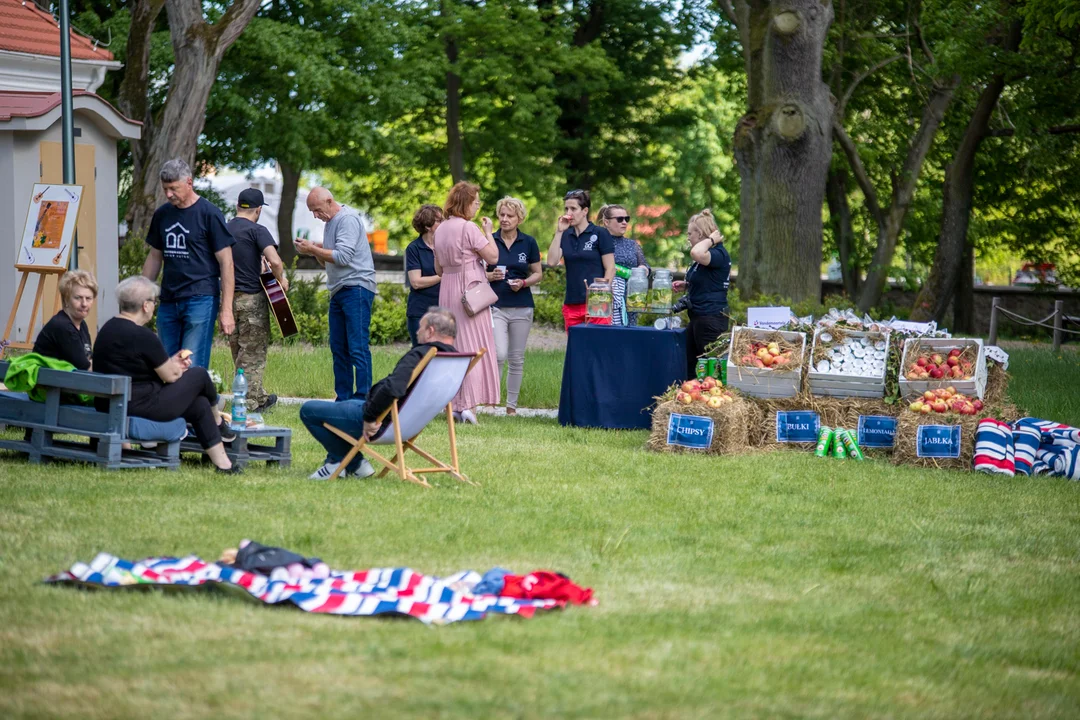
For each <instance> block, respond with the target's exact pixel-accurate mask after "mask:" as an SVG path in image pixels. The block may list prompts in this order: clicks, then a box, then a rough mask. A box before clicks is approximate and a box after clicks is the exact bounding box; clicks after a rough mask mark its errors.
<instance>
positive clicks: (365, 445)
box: [323, 348, 487, 487]
mask: <svg viewBox="0 0 1080 720" xmlns="http://www.w3.org/2000/svg"><path fill="white" fill-rule="evenodd" d="M485 352H487V350H486V349H485V348H481V349H480V351H479V352H476V353H448V352H439V351H438V350H437V349H436V348H431V349H430V350H428V352H427V354H426V355H425V356H424V357H423V358H422V359H421V360H420V362H419V364H417V366H416V369H414V370H413V372H412V376H411V377H410V378H409V389H408V392H407V393H406V395H405V397H403V398H401V399H399V400H394V402H393V403H392V404H391V405H390V407H389V408H388V409H387V410H386V412H384V413H383V414H382V415H380V416H379V417H378V422H380V423H384V424H383V426H382V429H380V430H379V432H378V434H376V435H375V436H374V437H372V438H371V439H365V438H362V437H361V438H359V439H357V438H354V437H352V436H351V435H349V434H348V433H346V432H344V431H342V430H340V429H338V428H336V427H334V426H333V425H331V424H330V423H323V425H324V426H325V427H326V429H327V430H329V431H330V432H332V433H334V434H335V435H337V436H338V437H340V438H342V439H343V440H345V441H346V442H349V443H351V444H352V446H353V447H352V449H351V450H350V451H349V454H348V455H346V456H345V457H344V458H343V459H342V461H341V462H340V463H338V466H337V469H336V470H335V471H334V474H333V475H331V476H330V479H331V480H336V479H337V477H338V475H339V474H340V473H341V472H342V470H344V469H345V468H346V467H348V465H349V463H350V462H352V459H353V458H354V457H356V454H357V453H359V452H365V453H367V454H368V455H370V456H371V457H373V458H375V459H376V460H378V461H379V462H381V463H382V464H383V470H382V472H381V473H379V477H382V476H384V475H386V473H387V472H389V471H391V470H392V471H394V473H396V474H397V476H398V477H399V478H401V479H402V480H408V481H409V482H414V483H417V484H418V485H423V486H424V487H431V485H429V484H428V482H427V481H426V480H424V479H423V478H422V477H421V476H422V475H425V474H428V473H449V474H450V475H452V476H454V477H455V478H457V479H458V480H460V481H461V482H463V483H468V484H470V485H476V483H474V482H472V481H470V480H469V478H468V477H466V476H465V475H463V474H462V473H461V468H460V467H459V466H458V452H457V435H456V434H455V432H454V409H453V407H452V406H451V404H450V402H451V400H453V399H454V396H455V395H457V393H458V390H460V389H461V384H462V383H463V382H464V381H465V376H466V375H468V374H469V371H470V370H472V369H473V367H474V366H475V365H476V363H478V362H480V358H482V357H483V356H484V353H485ZM443 410H446V422H447V425H448V426H449V429H450V464H449V465H447V464H446V463H444V462H442V461H441V460H439V459H438V458H436V457H435V456H434V455H432V454H430V453H428V452H426V451H424V450H421V449H420V448H419V447H417V446H416V443H415V440H416V438H417V436H418V435H420V433H421V432H423V430H424V428H425V427H427V424H428V423H429V422H431V421H432V420H433V419H435V416H436V415H438V414H439V413H440V412H442V411H443ZM387 415H389V416H390V422H389V423H388V424H385V420H386V416H387ZM372 445H393V446H394V450H395V454H394V457H393V459H390V460H388V459H387V458H385V457H383V456H382V455H380V454H379V453H378V452H376V451H375V450H373V449H372V447H371V446H372ZM406 450H412V451H413V452H414V453H416V454H417V455H419V456H420V457H422V458H424V459H425V460H427V461H428V462H431V463H434V466H433V467H421V468H410V467H409V466H408V465H406V463H405V451H406Z"/></svg>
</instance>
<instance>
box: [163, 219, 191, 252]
mask: <svg viewBox="0 0 1080 720" xmlns="http://www.w3.org/2000/svg"><path fill="white" fill-rule="evenodd" d="M190 234H191V231H190V230H188V229H187V228H186V227H184V226H183V225H181V224H180V223H178V222H177V223H173V224H172V225H170V226H169V227H167V228H165V252H166V253H168V254H171V255H173V256H175V257H187V254H188V253H187V238H188V235H190Z"/></svg>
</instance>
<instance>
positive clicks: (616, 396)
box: [559, 325, 686, 429]
mask: <svg viewBox="0 0 1080 720" xmlns="http://www.w3.org/2000/svg"><path fill="white" fill-rule="evenodd" d="M685 379H686V331H685V330H683V329H678V330H657V329H655V328H651V327H612V326H605V325H576V326H574V327H572V328H570V333H569V337H568V338H567V342H566V360H565V361H564V363H563V376H562V392H561V393H560V395H559V423H561V424H562V425H573V426H578V427H600V428H611V429H637V428H649V427H651V425H652V414H651V406H652V404H653V403H654V402H655V400H654V399H653V398H655V397H656V396H657V395H661V394H663V392H664V391H665V390H667V389H668V388H669V387H670V386H671V384H672V383H673V382H675V381H677V380H678V381H682V380H685Z"/></svg>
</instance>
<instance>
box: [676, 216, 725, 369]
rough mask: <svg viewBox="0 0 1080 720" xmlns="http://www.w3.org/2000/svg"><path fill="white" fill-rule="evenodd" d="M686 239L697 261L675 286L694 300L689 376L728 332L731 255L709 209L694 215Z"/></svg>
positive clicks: (688, 341)
mask: <svg viewBox="0 0 1080 720" xmlns="http://www.w3.org/2000/svg"><path fill="white" fill-rule="evenodd" d="M686 240H687V243H688V245H689V246H690V259H691V260H693V264H692V265H690V269H689V270H687V271H686V280H680V281H678V282H676V283H674V286H673V289H674V290H675V291H681V290H686V296H687V298H688V299H689V301H690V306H689V309H688V313H689V315H690V324H689V325H687V327H686V377H688V378H690V377H694V373H695V371H696V365H697V359H698V358H699V357H701V355H702V354H703V353H704V352H705V348H706V346H708V345H710V344H711V343H713V342H715V341H716V339H717V338H718V337H720V336H721V335H723V334H724V333H725V332H727V329H728V317H727V312H728V299H727V291H728V286H729V284H730V282H731V256H730V255H728V251H727V248H725V247H724V236H723V235H721V234H720V230H719V229H718V228H717V227H716V220H714V219H713V216H712V212H710V211H709V210H702V211H701V212H699V213H698V214H697V215H695V216H693V217H692V218H690V223H689V225H688V227H687V228H686Z"/></svg>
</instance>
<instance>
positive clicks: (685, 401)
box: [675, 392, 694, 405]
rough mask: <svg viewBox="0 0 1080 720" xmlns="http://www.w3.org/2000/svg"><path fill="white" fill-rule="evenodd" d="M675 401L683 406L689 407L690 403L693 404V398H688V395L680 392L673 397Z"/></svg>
mask: <svg viewBox="0 0 1080 720" xmlns="http://www.w3.org/2000/svg"><path fill="white" fill-rule="evenodd" d="M675 400H676V401H677V402H680V403H682V404H683V405H689V404H690V403H692V402H694V398H692V397H690V393H686V392H680V393H679V394H678V395H676V396H675Z"/></svg>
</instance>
